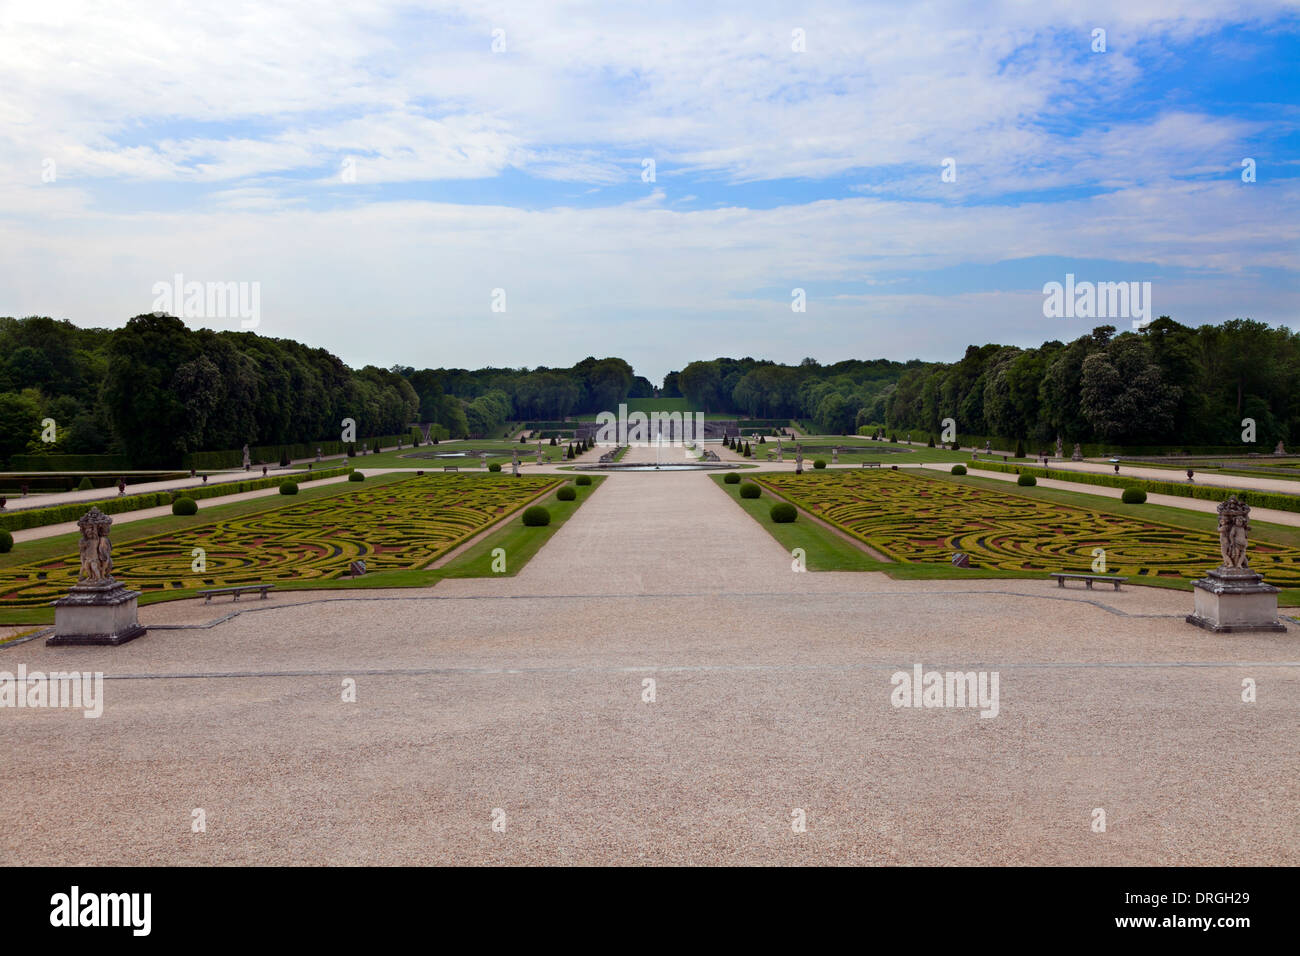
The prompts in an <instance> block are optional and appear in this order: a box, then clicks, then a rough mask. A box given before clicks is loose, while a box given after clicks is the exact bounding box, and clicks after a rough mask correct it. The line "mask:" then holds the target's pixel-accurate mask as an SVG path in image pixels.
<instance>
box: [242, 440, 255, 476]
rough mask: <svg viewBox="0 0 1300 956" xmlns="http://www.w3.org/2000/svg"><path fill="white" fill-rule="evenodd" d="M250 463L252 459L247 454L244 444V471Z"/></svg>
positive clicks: (246, 447)
mask: <svg viewBox="0 0 1300 956" xmlns="http://www.w3.org/2000/svg"><path fill="white" fill-rule="evenodd" d="M252 464H253V459H251V458H250V457H249V456H248V446H247V445H245V446H244V471H248V469H249V468H250V467H251V466H252Z"/></svg>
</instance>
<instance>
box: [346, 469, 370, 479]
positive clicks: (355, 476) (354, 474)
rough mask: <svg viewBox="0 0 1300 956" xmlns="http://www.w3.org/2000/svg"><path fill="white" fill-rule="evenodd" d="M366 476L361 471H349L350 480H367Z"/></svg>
mask: <svg viewBox="0 0 1300 956" xmlns="http://www.w3.org/2000/svg"><path fill="white" fill-rule="evenodd" d="M365 480H366V476H365V475H363V474H362V473H361V472H359V471H350V472H348V481H365Z"/></svg>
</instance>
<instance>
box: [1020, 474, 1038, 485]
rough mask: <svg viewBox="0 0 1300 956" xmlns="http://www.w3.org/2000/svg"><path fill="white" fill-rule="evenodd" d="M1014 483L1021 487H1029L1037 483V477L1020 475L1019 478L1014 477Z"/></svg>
mask: <svg viewBox="0 0 1300 956" xmlns="http://www.w3.org/2000/svg"><path fill="white" fill-rule="evenodd" d="M1016 484H1018V485H1019V486H1020V487H1021V488H1030V487H1032V486H1034V485H1036V484H1038V479H1037V478H1035V477H1034V476H1033V475H1021V476H1020V477H1019V478H1017V479H1016Z"/></svg>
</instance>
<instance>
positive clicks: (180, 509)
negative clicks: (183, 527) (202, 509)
mask: <svg viewBox="0 0 1300 956" xmlns="http://www.w3.org/2000/svg"><path fill="white" fill-rule="evenodd" d="M198 513H199V503H198V502H197V501H195V500H194V499H193V498H177V499H176V500H175V501H173V502H172V514H174V515H196V514H198Z"/></svg>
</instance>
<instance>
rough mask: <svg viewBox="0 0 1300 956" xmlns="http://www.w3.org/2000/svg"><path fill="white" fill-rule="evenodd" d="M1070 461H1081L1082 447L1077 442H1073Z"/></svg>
mask: <svg viewBox="0 0 1300 956" xmlns="http://www.w3.org/2000/svg"><path fill="white" fill-rule="evenodd" d="M1070 461H1083V448H1082V446H1080V444H1079V443H1078V442H1075V443H1074V454H1072V455H1071V456H1070Z"/></svg>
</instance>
